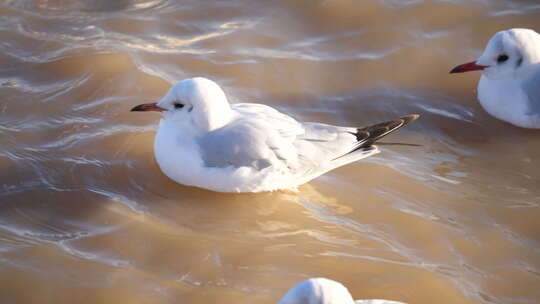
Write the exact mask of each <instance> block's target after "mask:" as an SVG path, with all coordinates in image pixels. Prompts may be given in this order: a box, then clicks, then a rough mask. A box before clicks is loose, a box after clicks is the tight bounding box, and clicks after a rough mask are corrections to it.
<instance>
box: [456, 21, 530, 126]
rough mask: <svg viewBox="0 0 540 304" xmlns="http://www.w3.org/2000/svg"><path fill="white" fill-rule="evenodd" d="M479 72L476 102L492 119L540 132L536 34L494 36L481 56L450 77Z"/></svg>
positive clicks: (520, 32) (514, 31) (513, 32)
mask: <svg viewBox="0 0 540 304" xmlns="http://www.w3.org/2000/svg"><path fill="white" fill-rule="evenodd" d="M474 70H480V71H482V76H481V78H480V82H479V83H478V100H479V101H480V104H481V105H482V107H483V108H484V109H485V110H486V112H488V113H489V114H491V115H492V116H494V117H496V118H498V119H500V120H503V121H506V122H509V123H511V124H513V125H515V126H518V127H522V128H531V129H540V34H538V33H537V32H535V31H533V30H530V29H510V30H506V31H501V32H498V33H496V34H495V35H494V36H493V37H492V38H491V39H490V41H489V43H488V45H487V47H486V49H485V50H484V53H483V54H482V56H480V57H479V58H478V59H477V60H476V61H473V62H470V63H466V64H462V65H460V66H457V67H456V68H454V69H453V70H452V71H451V73H462V72H468V71H474Z"/></svg>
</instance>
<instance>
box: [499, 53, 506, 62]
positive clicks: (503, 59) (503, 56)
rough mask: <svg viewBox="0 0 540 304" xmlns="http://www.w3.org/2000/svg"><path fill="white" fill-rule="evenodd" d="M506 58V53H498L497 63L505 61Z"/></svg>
mask: <svg viewBox="0 0 540 304" xmlns="http://www.w3.org/2000/svg"><path fill="white" fill-rule="evenodd" d="M506 60H508V55H505V54H502V55H499V57H497V62H498V63H502V62H505V61H506Z"/></svg>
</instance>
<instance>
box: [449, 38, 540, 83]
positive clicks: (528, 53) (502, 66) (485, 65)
mask: <svg viewBox="0 0 540 304" xmlns="http://www.w3.org/2000/svg"><path fill="white" fill-rule="evenodd" d="M539 67H540V35H539V34H538V33H537V32H535V31H533V30H530V29H510V30H506V31H501V32H498V33H496V34H495V35H493V37H491V39H490V40H489V43H488V45H487V46H486V49H485V50H484V53H483V54H482V55H481V56H480V57H479V58H478V59H477V60H476V61H473V62H469V63H465V64H462V65H459V66H457V67H455V68H454V69H453V70H452V71H450V73H463V72H469V71H482V73H483V75H485V76H486V77H487V78H489V79H520V78H526V77H528V76H530V75H531V73H534V72H535V71H537V70H538V69H539Z"/></svg>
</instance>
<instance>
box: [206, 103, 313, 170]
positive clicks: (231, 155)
mask: <svg viewBox="0 0 540 304" xmlns="http://www.w3.org/2000/svg"><path fill="white" fill-rule="evenodd" d="M232 108H233V110H235V111H236V112H237V113H238V114H239V118H238V119H236V120H235V121H233V122H231V123H230V124H229V125H227V126H225V127H223V128H221V129H218V130H215V131H212V132H208V133H207V134H205V135H203V136H201V137H199V138H198V144H199V147H200V152H201V155H202V159H203V161H204V163H205V165H206V166H207V167H228V166H233V167H252V168H254V169H257V170H262V169H264V168H267V167H269V166H271V165H272V164H275V163H276V162H278V161H281V162H282V163H286V162H287V161H290V160H291V159H292V160H294V159H295V158H296V157H297V156H296V155H295V153H294V151H293V150H294V147H293V146H292V142H293V141H294V138H295V137H296V136H297V135H298V134H302V133H303V132H304V129H303V128H302V125H301V124H300V123H298V122H297V121H296V120H294V119H293V118H291V117H289V116H287V115H285V114H282V113H280V112H279V111H277V110H275V109H273V108H271V107H268V106H265V105H260V104H251V103H249V104H248V103H245V104H234V105H232Z"/></svg>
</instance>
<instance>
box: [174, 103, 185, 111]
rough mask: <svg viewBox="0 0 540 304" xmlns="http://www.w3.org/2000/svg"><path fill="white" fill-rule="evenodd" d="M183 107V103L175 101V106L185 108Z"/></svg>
mask: <svg viewBox="0 0 540 304" xmlns="http://www.w3.org/2000/svg"><path fill="white" fill-rule="evenodd" d="M183 107H184V105H183V104H181V103H179V102H175V103H174V108H175V109H181V108H183Z"/></svg>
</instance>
